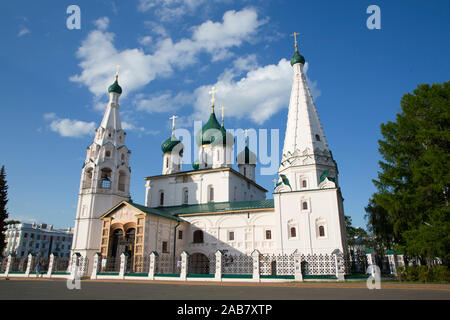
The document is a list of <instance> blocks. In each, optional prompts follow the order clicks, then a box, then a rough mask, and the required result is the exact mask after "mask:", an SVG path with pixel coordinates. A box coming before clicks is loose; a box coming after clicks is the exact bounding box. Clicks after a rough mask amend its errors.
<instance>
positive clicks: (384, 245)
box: [364, 199, 395, 252]
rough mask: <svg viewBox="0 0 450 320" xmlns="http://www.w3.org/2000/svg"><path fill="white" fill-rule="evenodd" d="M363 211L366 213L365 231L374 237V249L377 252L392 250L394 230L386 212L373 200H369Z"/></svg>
mask: <svg viewBox="0 0 450 320" xmlns="http://www.w3.org/2000/svg"><path fill="white" fill-rule="evenodd" d="M364 210H365V211H366V214H365V216H364V218H365V219H366V220H367V230H369V232H370V233H372V235H373V237H374V247H375V248H376V249H377V251H379V252H384V251H385V250H389V249H393V244H394V243H395V240H394V230H393V224H392V221H391V218H390V216H389V214H388V212H387V211H386V210H384V209H383V208H382V207H380V206H379V205H377V204H376V203H375V201H374V200H373V199H370V200H369V204H368V205H367V207H365V208H364Z"/></svg>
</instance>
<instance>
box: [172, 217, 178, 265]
mask: <svg viewBox="0 0 450 320" xmlns="http://www.w3.org/2000/svg"><path fill="white" fill-rule="evenodd" d="M179 225H180V221H178V223H177V225H176V226H175V228H174V230H173V267H172V273H175V263H176V262H175V249H176V247H177V228H178V226H179Z"/></svg>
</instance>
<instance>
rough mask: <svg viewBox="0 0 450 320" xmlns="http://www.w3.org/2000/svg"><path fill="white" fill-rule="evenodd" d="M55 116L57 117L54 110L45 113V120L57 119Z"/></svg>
mask: <svg viewBox="0 0 450 320" xmlns="http://www.w3.org/2000/svg"><path fill="white" fill-rule="evenodd" d="M55 118H56V113H54V112H51V113H45V114H44V119H45V120H51V119H55Z"/></svg>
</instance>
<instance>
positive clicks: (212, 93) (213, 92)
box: [209, 87, 217, 112]
mask: <svg viewBox="0 0 450 320" xmlns="http://www.w3.org/2000/svg"><path fill="white" fill-rule="evenodd" d="M216 92H217V91H216V87H212V88H211V90H210V91H209V94H210V95H211V108H212V112H214V102H216V98H215V94H216Z"/></svg>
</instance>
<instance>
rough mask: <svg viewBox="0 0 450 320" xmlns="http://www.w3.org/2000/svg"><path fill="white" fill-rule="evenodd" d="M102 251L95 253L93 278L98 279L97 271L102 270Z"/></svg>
mask: <svg viewBox="0 0 450 320" xmlns="http://www.w3.org/2000/svg"><path fill="white" fill-rule="evenodd" d="M100 257H101V255H100V253H98V252H96V253H95V254H94V263H93V265H92V274H91V279H97V273H99V271H100Z"/></svg>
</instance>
